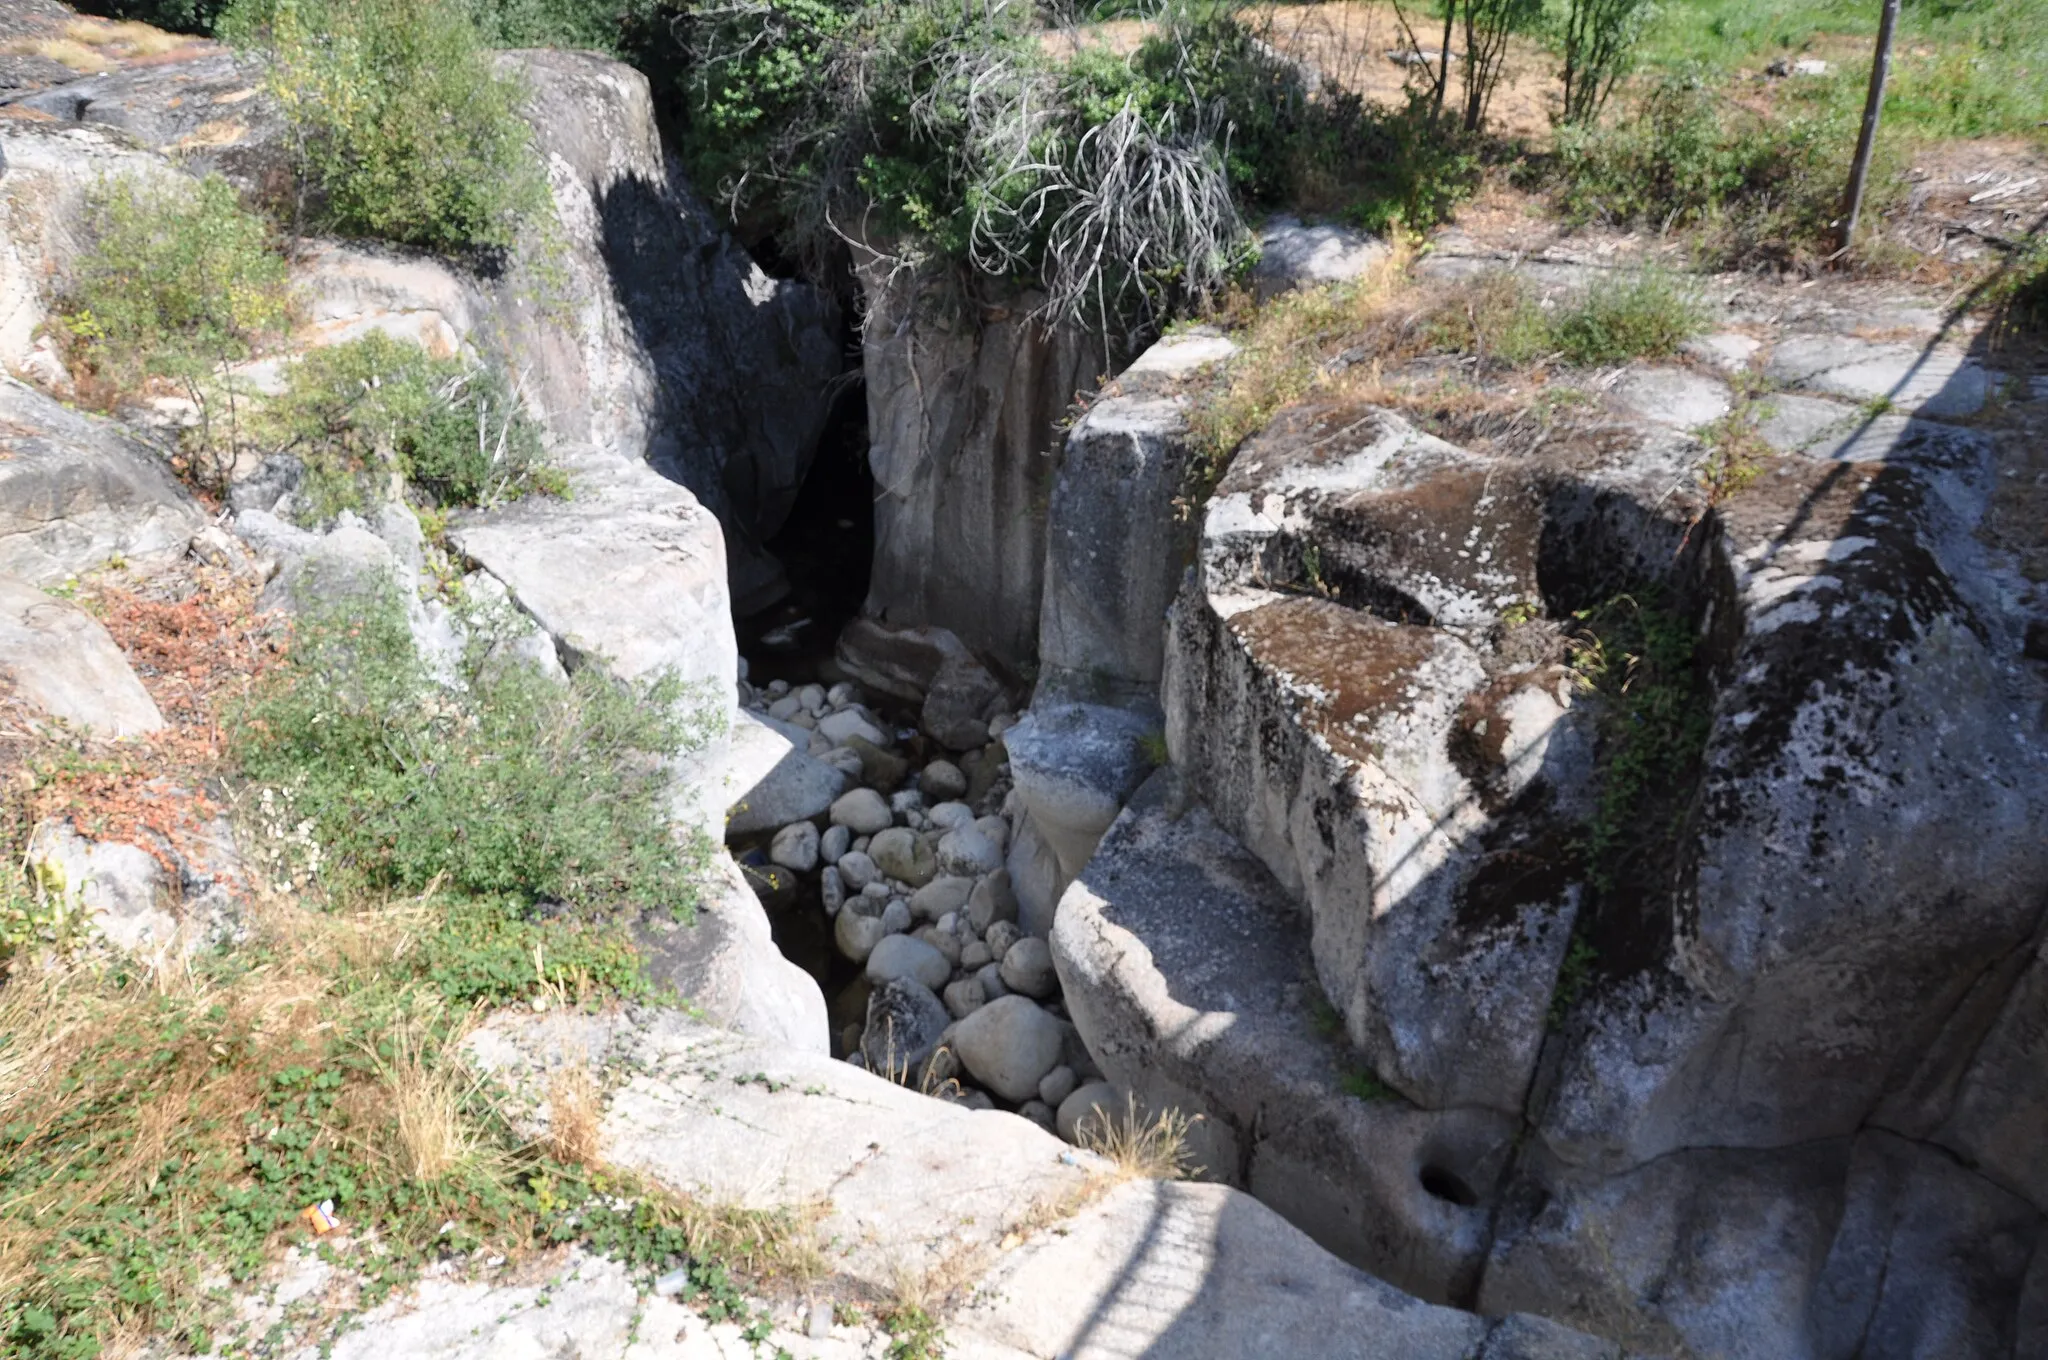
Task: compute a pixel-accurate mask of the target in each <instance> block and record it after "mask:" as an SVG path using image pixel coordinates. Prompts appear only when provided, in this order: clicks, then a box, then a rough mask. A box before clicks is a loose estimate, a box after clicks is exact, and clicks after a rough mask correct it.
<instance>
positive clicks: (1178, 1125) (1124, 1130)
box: [1075, 1096, 1202, 1181]
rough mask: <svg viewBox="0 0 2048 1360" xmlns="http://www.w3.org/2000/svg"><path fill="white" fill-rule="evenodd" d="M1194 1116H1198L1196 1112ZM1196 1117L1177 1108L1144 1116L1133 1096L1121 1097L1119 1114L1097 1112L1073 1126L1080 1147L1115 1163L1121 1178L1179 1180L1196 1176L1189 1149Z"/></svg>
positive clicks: (1197, 1168)
mask: <svg viewBox="0 0 2048 1360" xmlns="http://www.w3.org/2000/svg"><path fill="white" fill-rule="evenodd" d="M1195 1118H1197V1119H1198V1118H1200V1116H1199V1115H1197V1116H1196V1117H1195ZM1194 1125H1195V1120H1194V1119H1190V1118H1189V1117H1188V1116H1187V1115H1185V1114H1182V1113H1181V1112H1180V1111H1179V1110H1172V1109H1169V1110H1162V1111H1160V1112H1159V1113H1158V1114H1156V1115H1153V1116H1151V1117H1150V1118H1147V1117H1146V1116H1145V1115H1143V1114H1142V1113H1140V1111H1139V1109H1138V1101H1137V1097H1135V1096H1126V1097H1124V1111H1123V1113H1122V1114H1121V1115H1118V1114H1114V1113H1110V1112H1106V1111H1098V1112H1097V1113H1095V1114H1091V1115H1089V1116H1087V1117H1086V1118H1084V1119H1083V1120H1082V1121H1081V1123H1080V1125H1079V1126H1078V1127H1077V1128H1076V1129H1075V1134H1076V1136H1077V1137H1078V1138H1079V1140H1080V1143H1081V1146H1082V1147H1084V1148H1086V1149H1088V1151H1090V1152H1093V1153H1095V1154H1096V1155H1098V1156H1100V1157H1105V1158H1107V1159H1108V1160H1109V1161H1110V1162H1112V1163H1113V1164H1114V1165H1115V1166H1116V1173H1117V1177H1118V1178H1119V1179H1120V1180H1126V1181H1133V1180H1154V1181H1180V1180H1187V1179H1189V1178H1191V1177H1194V1176H1198V1175H1200V1174H1201V1173H1202V1168H1201V1167H1200V1166H1198V1165H1196V1163H1195V1160H1194V1156H1193V1154H1192V1152H1191V1151H1190V1150H1189V1148H1188V1132H1189V1130H1191V1129H1192V1128H1194Z"/></svg>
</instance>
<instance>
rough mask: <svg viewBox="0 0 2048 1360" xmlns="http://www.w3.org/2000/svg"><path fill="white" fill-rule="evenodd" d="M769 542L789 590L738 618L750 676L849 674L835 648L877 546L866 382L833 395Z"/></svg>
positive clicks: (804, 678)
mask: <svg viewBox="0 0 2048 1360" xmlns="http://www.w3.org/2000/svg"><path fill="white" fill-rule="evenodd" d="M766 546H767V549H768V551H769V552H771V553H773V554H774V555H775V557H776V559H777V560H778V561H780V562H781V563H782V565H783V568H784V570H785V571H786V572H787V573H788V575H789V594H788V595H787V596H786V597H785V598H784V599H782V600H781V601H780V602H778V603H776V604H774V605H772V606H770V607H769V608H767V609H764V610H762V611H761V612H760V613H758V614H753V615H750V616H749V617H747V618H743V619H739V620H737V630H738V633H739V645H740V655H741V656H743V657H745V658H746V660H747V675H748V678H749V679H750V680H751V681H752V682H753V683H754V684H756V685H766V684H767V683H768V682H769V681H771V680H787V681H788V682H789V683H790V684H792V685H803V684H809V683H810V682H812V681H819V682H821V683H824V684H831V683H832V682H833V681H835V680H838V679H841V678H843V677H841V676H840V674H839V673H838V671H837V669H836V668H835V667H834V666H833V665H832V660H831V659H832V649H833V645H834V644H835V643H836V642H837V641H838V640H839V630H840V629H842V628H844V627H845V626H846V624H847V623H848V622H849V621H850V620H851V619H852V618H853V616H854V615H855V614H857V613H859V612H860V607H861V604H862V602H863V601H864V600H866V598H867V593H868V572H869V568H870V566H871V565H872V562H873V558H874V551H875V479H874V474H873V473H872V472H870V471H869V469H868V403H867V390H866V387H865V386H864V385H863V384H861V383H859V382H851V383H848V384H847V385H846V387H845V389H844V390H842V391H841V392H840V393H839V395H838V397H837V398H836V399H835V400H834V402H833V404H832V414H831V416H830V418H829V419H828V420H827V422H826V425H825V432H824V435H823V436H822V437H821V438H820V439H819V441H818V451H817V453H816V454H815V455H814V456H813V457H812V459H811V467H810V471H809V472H808V473H806V474H805V476H804V481H803V485H802V486H801V487H800V488H799V489H798V490H797V495H796V502H795V504H794V505H793V506H792V507H791V509H790V512H789V518H788V519H786V520H784V521H783V524H782V527H781V528H780V529H779V530H777V531H776V534H775V536H774V537H773V538H771V539H769V540H768V542H767V545H766Z"/></svg>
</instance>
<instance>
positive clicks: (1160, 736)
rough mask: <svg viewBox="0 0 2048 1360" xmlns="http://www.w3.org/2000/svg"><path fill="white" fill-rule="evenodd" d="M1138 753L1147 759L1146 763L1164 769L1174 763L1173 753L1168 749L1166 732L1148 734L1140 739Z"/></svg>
mask: <svg viewBox="0 0 2048 1360" xmlns="http://www.w3.org/2000/svg"><path fill="white" fill-rule="evenodd" d="M1138 753H1139V754H1140V755H1142V756H1144V757H1145V763H1146V764H1148V765H1151V766H1154V767H1155V768H1158V769H1164V768H1165V767H1166V766H1168V765H1170V764H1172V763H1173V753H1172V752H1171V751H1170V750H1169V749H1168V748H1167V745H1166V734H1165V733H1164V732H1147V733H1146V734H1145V735H1144V736H1142V737H1140V738H1138Z"/></svg>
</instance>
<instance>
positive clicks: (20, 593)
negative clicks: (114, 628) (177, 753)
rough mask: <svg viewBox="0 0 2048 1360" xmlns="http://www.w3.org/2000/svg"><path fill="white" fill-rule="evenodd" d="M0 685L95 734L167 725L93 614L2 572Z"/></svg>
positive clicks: (134, 732) (39, 710)
mask: <svg viewBox="0 0 2048 1360" xmlns="http://www.w3.org/2000/svg"><path fill="white" fill-rule="evenodd" d="M0 686H4V688H5V691H6V693H8V694H9V695H10V696H12V697H14V698H17V699H19V700H21V701H22V702H24V703H26V704H27V705H28V707H29V709H30V711H31V712H33V713H36V714H39V715H41V716H43V717H46V718H54V719H56V720H57V721H59V722H61V723H64V724H65V725H67V726H69V727H72V728H75V729H77V730H78V731H79V732H81V733H84V732H90V733H92V734H93V735H94V736H97V737H116V738H118V737H134V736H141V735H143V734H144V733H148V732H154V731H156V730H157V729H159V728H161V727H162V726H163V725H164V717H163V714H162V713H159V712H158V711H157V706H156V701H155V700H153V699H151V698H150V697H149V691H148V690H146V689H144V688H143V687H142V682H141V681H140V680H138V679H136V678H135V672H134V671H133V670H131V669H129V666H128V660H127V658H126V657H124V656H122V655H121V649H120V648H119V647H118V646H116V645H115V644H114V639H113V638H111V637H110V636H108V634H107V630H106V629H105V628H103V627H102V626H101V625H100V621H99V620H98V619H95V618H94V617H93V616H92V615H90V614H88V613H86V612H85V611H84V610H83V609H80V608H79V607H78V606H77V605H75V604H72V603H71V602H70V601H69V600H60V599H57V598H56V597H55V596H52V595H45V594H44V593H43V592H42V591H40V590H37V589H36V588H35V587H34V586H32V585H30V584H28V582H26V581H23V580H21V579H20V578H18V577H13V576H0Z"/></svg>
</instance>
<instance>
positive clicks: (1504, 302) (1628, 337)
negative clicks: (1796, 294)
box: [1425, 269, 1705, 365]
mask: <svg viewBox="0 0 2048 1360" xmlns="http://www.w3.org/2000/svg"><path fill="white" fill-rule="evenodd" d="M1704 320H1705V314H1704V309H1703V308H1702V307H1701V306H1700V304H1699V301H1698V299H1697V297H1696V296H1695V295H1694V294H1693V293H1692V292H1691V290H1689V289H1688V288H1686V287H1685V286H1684V285H1683V284H1682V283H1680V282H1679V281H1678V280H1676V279H1674V278H1672V277H1671V276H1670V275H1667V274H1663V273H1659V272H1656V271H1645V272H1642V273H1639V274H1634V275H1629V276H1624V277H1621V278H1615V279H1607V280H1602V281H1600V282H1597V283H1595V284H1593V285H1592V286H1591V287H1588V288H1586V289H1585V290H1584V291H1582V292H1580V293H1578V294H1577V295H1575V296H1571V297H1568V298H1565V299H1562V300H1560V301H1558V302H1556V303H1555V304H1553V305H1552V306H1550V307H1548V308H1546V307H1545V306H1544V305H1543V303H1542V302H1541V301H1539V300H1538V299H1537V297H1536V295H1535V293H1534V291H1533V290H1532V289H1531V288H1530V286H1529V284H1528V282H1527V281H1526V280H1524V279H1523V278H1522V277H1521V276H1520V275H1518V274H1515V273H1513V272H1512V271H1509V270H1504V269H1499V270H1489V271H1488V272H1486V273H1484V274H1481V275H1479V276H1478V277H1477V278H1474V279H1471V280H1469V281H1468V282H1466V283H1464V284H1463V285H1461V286H1459V287H1457V288H1455V289H1453V290H1451V291H1450V292H1449V294H1448V295H1446V296H1445V297H1444V298H1443V299H1442V300H1441V301H1440V302H1438V303H1437V305H1436V307H1435V308H1434V309H1433V310H1432V312H1431V313H1430V315H1429V317H1428V318H1427V319H1426V326H1425V333H1426V335H1427V338H1428V340H1429V342H1430V343H1431V345H1432V346H1433V347H1435V348H1436V349H1439V350H1447V351H1451V352H1453V353H1465V354H1471V355H1474V356H1476V357H1478V358H1479V359H1481V360H1494V361H1496V362H1499V363H1503V364H1508V365H1521V364H1528V363H1534V362H1536V361H1537V360H1540V359H1546V358H1551V357H1555V358H1557V359H1560V360H1562V361H1564V362H1565V363H1570V364H1584V365H1592V364H1607V363H1619V362H1622V361H1624V360H1628V359H1638V358H1641V359H1655V358H1663V357H1666V356H1668V355H1670V354H1673V353H1675V352H1676V351H1677V349H1678V346H1679V345H1680V344H1681V343H1682V342H1683V341H1685V340H1686V339H1688V338H1689V337H1691V336H1692V335H1694V334H1696V333H1698V331H1699V330H1700V329H1701V328H1702V326H1703V325H1704Z"/></svg>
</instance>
